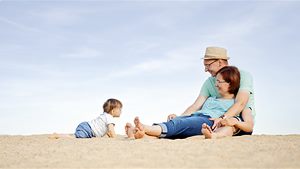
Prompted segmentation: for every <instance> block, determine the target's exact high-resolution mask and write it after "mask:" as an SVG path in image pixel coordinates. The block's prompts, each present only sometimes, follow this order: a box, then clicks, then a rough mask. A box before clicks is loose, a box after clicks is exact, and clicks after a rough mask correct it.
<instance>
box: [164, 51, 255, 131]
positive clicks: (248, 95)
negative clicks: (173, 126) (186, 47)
mask: <svg viewBox="0 0 300 169" xmlns="http://www.w3.org/2000/svg"><path fill="white" fill-rule="evenodd" d="M228 60H229V57H227V51H226V49H224V48H221V47H207V48H206V51H205V55H204V58H203V63H204V67H205V72H209V73H210V74H211V77H209V78H208V79H207V80H206V81H205V82H204V84H203V86H202V88H201V91H200V94H199V96H198V98H197V99H196V101H195V102H194V103H193V104H192V105H191V106H189V107H188V108H187V109H186V110H185V111H184V113H183V114H182V116H188V115H191V114H192V113H194V112H196V111H198V110H199V109H201V107H202V105H203V103H204V102H205V100H206V99H207V98H208V97H210V96H216V97H219V96H220V95H219V93H218V90H217V88H216V86H215V76H216V73H217V72H218V71H219V70H220V69H221V68H223V67H224V66H228ZM240 73H241V81H240V88H239V91H238V94H237V95H236V98H235V103H234V105H233V106H231V107H230V108H229V110H228V111H227V112H226V113H225V114H224V115H222V116H221V117H219V118H216V119H212V120H214V124H213V126H212V129H215V128H216V127H218V126H220V125H221V124H226V122H225V120H226V119H227V118H231V117H234V116H238V115H239V114H240V113H241V112H242V111H244V110H246V109H245V108H250V109H251V110H252V115H253V118H254V117H255V108H254V92H253V81H252V76H251V75H250V74H249V73H247V72H245V71H242V70H240ZM175 117H176V115H175V114H171V115H169V116H168V120H170V119H173V118H175ZM243 134H252V132H251V133H247V132H240V134H239V135H243Z"/></svg>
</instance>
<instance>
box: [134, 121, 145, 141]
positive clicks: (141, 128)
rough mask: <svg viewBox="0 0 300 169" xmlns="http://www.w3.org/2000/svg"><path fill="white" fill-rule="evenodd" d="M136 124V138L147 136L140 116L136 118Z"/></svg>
mask: <svg viewBox="0 0 300 169" xmlns="http://www.w3.org/2000/svg"><path fill="white" fill-rule="evenodd" d="M134 124H135V133H134V138H136V139H140V138H143V137H144V136H145V130H144V126H143V124H142V123H141V122H140V119H139V117H135V118H134Z"/></svg>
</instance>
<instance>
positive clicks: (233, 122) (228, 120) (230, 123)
mask: <svg viewBox="0 0 300 169" xmlns="http://www.w3.org/2000/svg"><path fill="white" fill-rule="evenodd" d="M237 122H238V120H237V119H236V118H234V117H230V118H226V119H223V120H222V121H221V124H222V126H234V125H236V123H237Z"/></svg>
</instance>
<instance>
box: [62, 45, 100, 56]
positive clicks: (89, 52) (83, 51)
mask: <svg viewBox="0 0 300 169" xmlns="http://www.w3.org/2000/svg"><path fill="white" fill-rule="evenodd" d="M99 56H102V53H101V52H100V51H99V50H96V49H93V48H88V47H82V48H80V49H79V50H77V51H74V52H71V53H67V54H63V55H61V57H62V58H72V59H90V58H95V57H99Z"/></svg>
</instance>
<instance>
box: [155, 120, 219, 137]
mask: <svg viewBox="0 0 300 169" xmlns="http://www.w3.org/2000/svg"><path fill="white" fill-rule="evenodd" d="M209 118H210V116H206V115H202V114H196V115H191V116H179V117H176V118H174V119H172V120H170V121H168V122H164V123H160V124H158V125H160V126H161V127H162V128H163V129H164V128H166V129H167V131H163V133H162V135H161V137H163V136H165V137H164V138H171V139H177V138H186V137H191V136H195V135H201V134H202V132H201V129H202V124H203V123H206V124H207V125H209V126H212V125H213V121H211V120H209Z"/></svg>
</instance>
